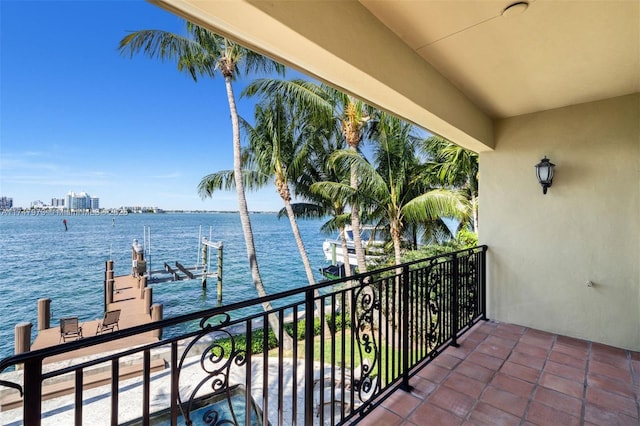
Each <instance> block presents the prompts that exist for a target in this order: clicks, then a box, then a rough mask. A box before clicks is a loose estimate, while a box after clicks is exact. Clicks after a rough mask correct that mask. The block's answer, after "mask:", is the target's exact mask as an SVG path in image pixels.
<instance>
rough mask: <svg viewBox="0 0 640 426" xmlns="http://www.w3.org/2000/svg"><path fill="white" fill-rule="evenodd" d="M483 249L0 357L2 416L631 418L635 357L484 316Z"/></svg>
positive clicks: (99, 420) (336, 420) (266, 420)
mask: <svg viewBox="0 0 640 426" xmlns="http://www.w3.org/2000/svg"><path fill="white" fill-rule="evenodd" d="M486 250H487V247H486V246H481V247H477V248H474V249H470V250H465V251H461V252H456V253H451V254H447V255H443V256H438V257H434V258H429V259H424V260H420V261H416V262H412V263H409V264H404V265H402V266H401V267H391V268H387V269H382V270H378V271H374V272H370V273H368V274H362V275H358V276H355V277H352V278H351V280H337V281H332V282H328V283H321V284H318V285H316V286H314V287H306V288H302V289H298V290H294V291H289V292H285V293H280V294H277V295H273V296H269V297H265V298H262V299H257V300H251V301H248V302H244V303H239V304H234V305H229V306H226V307H223V308H216V309H211V310H208V311H203V312H198V313H194V314H188V315H184V316H181V317H177V318H171V319H166V320H161V321H156V322H153V323H150V324H146V325H141V326H136V327H131V328H123V329H121V330H120V331H115V332H113V333H110V334H104V335H100V336H95V337H89V338H85V339H82V340H78V341H73V342H69V343H65V344H62V345H57V346H54V347H51V348H46V349H40V350H35V351H32V352H28V353H25V354H21V355H16V356H13V357H10V358H6V359H4V360H2V361H0V371H6V370H8V369H9V367H12V366H16V367H18V370H17V371H15V372H10V373H6V374H5V375H3V377H2V382H0V384H2V385H3V388H0V390H4V397H3V400H2V402H3V404H4V405H5V407H6V409H7V411H5V412H3V423H7V424H22V423H24V424H29V425H39V424H47V423H54V424H55V423H57V424H61V423H64V424H72V423H75V424H92V425H93V424H143V425H147V424H184V423H186V424H190V422H193V424H199V423H198V422H203V421H204V422H208V423H207V424H220V423H225V422H228V423H225V424H229V423H230V424H246V425H250V424H274V425H275V424H279V425H289V424H299V425H302V424H305V425H312V424H350V423H360V424H385V425H387V424H401V423H402V422H404V421H407V422H408V424H423V423H424V419H426V418H429V419H430V420H431V421H435V422H436V423H438V424H462V423H464V422H465V421H469V422H471V423H479V424H483V423H491V424H495V423H496V422H502V423H504V424H520V423H521V421H524V422H530V423H543V424H545V423H547V424H548V423H562V424H565V423H566V424H572V423H588V422H592V423H596V424H598V423H607V424H627V423H628V424H637V422H638V419H639V416H638V383H639V377H640V376H639V374H638V372H639V370H640V357H639V354H638V353H631V352H628V351H623V350H619V349H615V348H610V347H606V346H603V345H599V344H596V343H589V342H584V341H578V340H575V339H569V338H566V337H562V336H555V335H551V334H547V333H544V332H540V331H536V330H530V329H526V328H523V327H519V326H514V325H509V324H501V323H496V322H490V321H484V319H485V318H484V317H485V312H486V308H485V300H486V297H485V288H486V282H485V281H486V280H485V276H486V275H485V273H486ZM310 312H314V313H315V315H314V316H315V318H314V321H310V320H308V319H309V318H310V317H311V316H307V315H306V313H310ZM320 318H324V319H325V320H323V321H321V320H320ZM270 323H271V328H272V329H275V330H276V332H275V333H274V334H273V335H270V334H269V329H270V325H269V324H270ZM185 328H188V329H189V330H190V331H187V332H184V330H185ZM178 329H179V330H182V331H180V332H178V331H177V330H178ZM149 332H154V333H155V334H161V336H162V337H161V338H160V339H159V340H158V341H155V342H152V343H148V342H147V343H143V344H141V345H138V346H135V347H129V348H127V349H118V350H114V351H111V352H108V353H104V352H103V353H97V354H96V355H95V356H92V357H86V356H85V357H82V358H77V359H74V360H72V361H68V362H65V363H49V362H47V361H48V360H50V359H52V358H54V357H56V358H57V359H59V358H60V357H61V356H64V355H69V354H70V353H71V352H73V351H77V350H78V349H82V350H83V352H84V353H85V354H86V352H87V351H89V350H90V349H91V348H93V347H98V345H104V344H105V343H115V342H117V341H118V340H123V339H131V338H132V337H135V336H141V335H148V333H149ZM285 334H286V335H289V336H290V340H289V341H288V342H287V341H286V340H285ZM247 342H249V343H247ZM101 347H104V346H101ZM249 348H251V350H249ZM306 354H312V355H311V356H306ZM21 394H22V395H23V396H22V397H21V396H20V395H21ZM8 399H11V400H13V405H9V404H8V403H7V402H6V401H7V400H8ZM634 410H635V411H634ZM247 414H248V415H247ZM436 420H437V421H436Z"/></svg>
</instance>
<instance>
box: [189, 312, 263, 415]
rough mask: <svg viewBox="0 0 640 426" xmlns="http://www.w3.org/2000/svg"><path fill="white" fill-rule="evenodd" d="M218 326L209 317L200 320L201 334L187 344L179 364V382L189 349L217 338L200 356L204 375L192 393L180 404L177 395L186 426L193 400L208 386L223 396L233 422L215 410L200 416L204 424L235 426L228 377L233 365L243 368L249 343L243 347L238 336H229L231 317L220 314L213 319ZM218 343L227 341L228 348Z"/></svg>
mask: <svg viewBox="0 0 640 426" xmlns="http://www.w3.org/2000/svg"><path fill="white" fill-rule="evenodd" d="M215 319H216V320H217V321H216V322H217V323H215V324H212V322H213V321H212V318H211V317H207V318H203V319H202V320H201V321H200V327H201V328H202V331H201V332H200V333H199V334H198V335H196V337H195V338H194V339H193V340H192V341H191V342H190V343H189V345H187V347H186V349H185V351H184V353H183V354H182V357H181V359H180V362H179V364H178V381H179V380H180V379H179V377H180V373H181V372H182V369H183V367H184V364H185V360H186V359H187V357H188V354H189V352H190V350H191V349H192V348H193V347H194V346H195V345H196V344H197V343H198V342H199V341H200V340H202V339H203V338H204V337H205V336H209V335H211V334H215V335H216V338H215V340H213V341H212V342H211V343H209V344H208V345H207V346H206V347H205V348H204V350H203V352H202V354H201V356H200V368H201V369H202V371H204V373H205V376H204V378H202V379H201V380H200V381H199V382H198V383H197V384H196V385H195V386H194V387H193V388H192V390H191V392H190V393H189V395H188V398H186V400H184V401H183V399H182V397H181V395H178V405H179V407H180V411H181V412H182V416H183V417H184V419H185V423H186V424H187V425H191V424H192V423H193V421H192V420H191V411H192V409H193V403H194V400H195V398H196V396H197V394H198V392H199V391H200V389H202V387H204V386H205V385H206V384H207V383H210V386H211V390H212V391H213V392H214V393H224V394H226V399H227V406H228V409H229V412H230V413H231V416H232V419H227V418H225V417H223V416H222V415H221V413H220V412H219V411H218V410H217V409H211V410H208V411H207V412H206V413H205V414H204V415H203V422H204V423H206V424H211V425H226V424H238V421H237V417H236V413H235V410H234V408H233V405H232V404H231V394H230V393H229V375H230V373H231V368H232V367H233V366H237V367H240V366H243V365H245V363H246V362H247V346H246V345H250V342H246V344H245V345H244V346H242V345H240V344H239V342H238V341H237V336H235V335H233V334H231V333H230V332H229V331H227V330H226V329H225V327H227V326H228V325H229V324H230V322H231V317H230V316H229V315H228V314H224V315H219V316H218V318H215ZM221 340H224V341H228V342H229V344H230V349H228V345H223V344H221Z"/></svg>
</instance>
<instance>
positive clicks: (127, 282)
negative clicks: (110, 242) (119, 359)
mask: <svg viewBox="0 0 640 426" xmlns="http://www.w3.org/2000/svg"><path fill="white" fill-rule="evenodd" d="M114 280H115V289H116V291H115V292H114V294H113V303H110V304H109V305H108V306H107V310H108V311H111V310H115V309H120V311H121V312H120V320H119V322H118V327H119V329H120V330H122V329H124V328H128V327H134V326H137V325H142V324H146V323H149V322H151V313H150V312H148V310H147V308H146V303H145V300H144V299H143V298H142V297H141V290H140V288H139V284H138V278H136V277H133V276H132V275H125V276H120V277H114ZM97 303H102V300H100V301H97ZM101 319H102V318H96V319H95V320H91V321H86V322H83V323H81V326H82V336H83V338H87V337H91V336H95V335H96V330H97V328H98V323H99V322H100V321H101ZM157 340H158V338H157V337H155V336H153V335H152V332H148V333H144V334H140V335H137V336H131V337H126V338H124V339H118V340H115V341H113V342H107V343H103V344H100V345H96V346H91V347H87V348H81V349H78V350H75V351H72V352H69V353H65V354H61V355H56V356H53V357H50V358H47V359H46V360H45V363H51V362H59V361H64V360H68V359H72V358H77V357H84V356H91V355H96V354H100V353H104V352H111V351H115V350H119V349H124V348H129V347H134V346H139V345H143V344H147V343H152V342H155V341H157ZM63 344H64V342H60V327H59V325H58V324H57V323H56V324H54V323H52V324H51V328H48V329H46V330H40V331H39V332H38V335H37V336H36V338H35V340H34V342H33V344H32V345H31V349H32V350H36V349H43V348H48V347H52V346H56V345H63Z"/></svg>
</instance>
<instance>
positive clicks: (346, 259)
mask: <svg viewBox="0 0 640 426" xmlns="http://www.w3.org/2000/svg"><path fill="white" fill-rule="evenodd" d="M340 245H341V246H342V253H343V255H342V263H343V265H344V275H345V276H346V277H348V276H349V275H351V263H349V247H348V246H347V236H346V235H345V230H344V226H341V227H340Z"/></svg>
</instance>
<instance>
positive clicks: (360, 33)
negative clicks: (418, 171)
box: [149, 0, 640, 152]
mask: <svg viewBox="0 0 640 426" xmlns="http://www.w3.org/2000/svg"><path fill="white" fill-rule="evenodd" d="M149 1H151V2H153V3H156V4H158V5H159V6H161V7H163V8H165V9H167V10H169V11H172V12H174V13H176V14H178V15H180V16H183V17H185V18H186V19H189V20H191V21H193V22H196V23H198V24H200V25H203V26H206V27H208V28H209V29H211V30H212V31H215V32H217V33H219V34H222V35H224V36H226V37H228V38H231V39H234V40H236V41H238V42H240V43H242V44H244V45H245V46H247V47H249V48H251V49H253V50H255V51H257V52H260V53H263V54H265V55H268V56H271V57H272V58H274V59H277V60H279V61H280V62H282V63H285V64H287V65H289V66H292V67H295V68H297V69H299V70H302V71H304V72H306V73H308V74H309V75H311V76H313V77H315V78H317V79H319V80H321V81H324V82H327V83H329V84H332V85H334V86H335V87H338V88H340V89H342V90H344V91H346V92H348V93H351V94H354V95H356V96H359V97H361V98H363V99H364V100H366V101H367V102H369V103H371V104H372V105H376V106H378V107H380V108H382V109H386V110H388V111H391V112H394V113H395V114H397V115H399V116H401V117H403V118H405V119H407V120H409V121H412V122H414V123H416V124H418V125H420V126H422V127H424V128H426V129H428V130H430V131H432V132H434V133H437V134H440V135H443V136H445V137H447V138H448V139H450V140H452V141H455V142H456V143H459V144H460V145H462V146H465V147H467V148H469V149H472V150H474V151H478V152H479V151H483V150H486V149H493V147H494V146H495V141H494V135H493V120H495V119H499V118H506V117H512V116H516V115H521V114H526V113H531V112H536V111H542V110H547V109H552V108H558V107H563V106H567V105H572V104H578V103H582V102H589V101H594V100H599V99H606V98H610V97H615V96H620V95H625V94H630V93H636V92H639V91H640V0H621V1H616V0H535V1H529V3H528V7H526V10H524V12H523V13H521V14H509V16H503V11H504V10H505V8H506V7H507V6H509V5H510V4H512V3H513V1H509V0H504V1H500V0H424V1H419V0H412V1H407V0H340V1H327V0H297V1H277V0H276V1H264V0H224V1H222V0H221V1H214V0H149Z"/></svg>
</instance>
